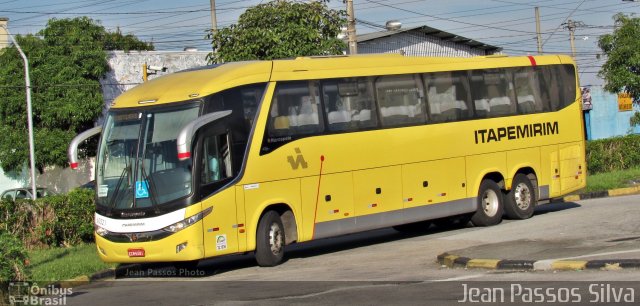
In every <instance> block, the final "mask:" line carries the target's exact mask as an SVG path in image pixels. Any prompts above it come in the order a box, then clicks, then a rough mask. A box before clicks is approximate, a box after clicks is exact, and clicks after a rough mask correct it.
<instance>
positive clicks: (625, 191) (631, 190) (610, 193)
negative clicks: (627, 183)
mask: <svg viewBox="0 0 640 306" xmlns="http://www.w3.org/2000/svg"><path fill="white" fill-rule="evenodd" d="M637 193H640V186H634V187H626V188H618V189H609V190H606V191H597V192H589V193H582V194H574V195H569V196H565V197H563V198H562V200H563V201H564V202H574V201H580V200H586V199H596V198H606V197H615V196H622V195H629V194H637Z"/></svg>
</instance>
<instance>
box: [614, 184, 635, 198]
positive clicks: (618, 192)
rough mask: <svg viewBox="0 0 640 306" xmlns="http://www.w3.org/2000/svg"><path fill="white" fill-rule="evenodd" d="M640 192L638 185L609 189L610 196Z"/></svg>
mask: <svg viewBox="0 0 640 306" xmlns="http://www.w3.org/2000/svg"><path fill="white" fill-rule="evenodd" d="M638 192H640V187H638V186H636V187H627V188H619V189H612V190H609V196H612V197H614V196H621V195H627V194H634V193H638Z"/></svg>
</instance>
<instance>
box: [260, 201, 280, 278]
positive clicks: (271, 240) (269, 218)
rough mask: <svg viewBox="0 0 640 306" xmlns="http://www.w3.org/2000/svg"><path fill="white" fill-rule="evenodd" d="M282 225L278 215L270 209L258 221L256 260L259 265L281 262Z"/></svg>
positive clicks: (270, 265)
mask: <svg viewBox="0 0 640 306" xmlns="http://www.w3.org/2000/svg"><path fill="white" fill-rule="evenodd" d="M285 241H286V240H285V235H284V226H283V225H282V220H281V219H280V215H279V214H278V213H277V212H275V211H273V210H270V211H268V212H266V213H265V214H264V215H263V216H262V217H261V218H260V221H259V222H258V232H257V237H256V261H257V262H258V265H259V266H261V267H273V266H277V265H279V264H280V263H281V262H282V259H283V258H284V245H285Z"/></svg>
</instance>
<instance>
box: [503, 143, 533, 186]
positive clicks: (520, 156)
mask: <svg viewBox="0 0 640 306" xmlns="http://www.w3.org/2000/svg"><path fill="white" fill-rule="evenodd" d="M525 167H531V168H533V171H534V172H535V173H536V176H540V175H541V173H540V148H539V147H534V148H528V149H521V150H513V151H509V152H507V169H509V172H508V173H509V176H508V177H507V178H506V180H505V181H506V184H507V186H506V188H507V189H511V182H512V180H513V177H514V176H515V175H516V172H518V170H520V169H522V168H525ZM538 185H540V183H538Z"/></svg>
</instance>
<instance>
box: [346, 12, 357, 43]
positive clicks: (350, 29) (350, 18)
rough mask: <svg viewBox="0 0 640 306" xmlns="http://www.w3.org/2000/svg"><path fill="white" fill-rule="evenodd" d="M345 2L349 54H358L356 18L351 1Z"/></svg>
mask: <svg viewBox="0 0 640 306" xmlns="http://www.w3.org/2000/svg"><path fill="white" fill-rule="evenodd" d="M346 1H347V36H348V37H349V54H358V42H357V41H356V16H355V15H354V12H353V0H346Z"/></svg>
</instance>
